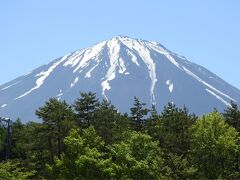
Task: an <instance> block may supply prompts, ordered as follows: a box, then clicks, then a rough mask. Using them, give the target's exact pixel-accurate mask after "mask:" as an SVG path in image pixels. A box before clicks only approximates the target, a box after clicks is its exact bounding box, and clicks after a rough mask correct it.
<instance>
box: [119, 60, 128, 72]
mask: <svg viewBox="0 0 240 180" xmlns="http://www.w3.org/2000/svg"><path fill="white" fill-rule="evenodd" d="M125 71H126V66H125V64H124V61H123V59H122V58H119V73H120V74H123V73H124V72H125Z"/></svg>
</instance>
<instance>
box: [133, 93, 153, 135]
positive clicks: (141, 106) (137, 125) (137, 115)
mask: <svg viewBox="0 0 240 180" xmlns="http://www.w3.org/2000/svg"><path fill="white" fill-rule="evenodd" d="M145 105H146V104H145V103H142V102H140V100H139V99H138V98H137V97H134V104H133V107H132V108H131V109H130V111H131V120H132V126H133V129H134V130H136V131H141V130H142V129H143V124H144V121H145V119H144V117H145V116H146V115H147V114H148V112H149V110H148V109H147V108H145Z"/></svg>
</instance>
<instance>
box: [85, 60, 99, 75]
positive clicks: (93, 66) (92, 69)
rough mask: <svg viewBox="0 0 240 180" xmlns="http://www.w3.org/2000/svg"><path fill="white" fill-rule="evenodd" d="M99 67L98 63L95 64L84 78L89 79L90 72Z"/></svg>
mask: <svg viewBox="0 0 240 180" xmlns="http://www.w3.org/2000/svg"><path fill="white" fill-rule="evenodd" d="M98 65H99V63H97V64H96V65H95V66H93V67H92V68H91V69H90V70H89V71H88V72H87V73H86V74H85V78H90V77H91V72H92V71H93V70H94V69H95V68H96V67H97V66H98Z"/></svg>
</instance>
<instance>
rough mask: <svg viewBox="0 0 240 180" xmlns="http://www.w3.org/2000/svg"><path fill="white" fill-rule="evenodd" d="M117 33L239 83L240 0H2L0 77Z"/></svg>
mask: <svg viewBox="0 0 240 180" xmlns="http://www.w3.org/2000/svg"><path fill="white" fill-rule="evenodd" d="M119 34H121V35H127V36H130V37H136V38H141V39H146V40H154V41H158V42H160V43H161V44H163V45H164V46H166V47H167V48H168V49H169V50H172V51H174V52H177V53H179V54H181V55H184V56H186V57H187V58H189V59H190V60H191V61H193V62H196V63H198V64H200V65H203V66H205V67H206V68H208V69H209V70H211V71H213V72H214V73H216V74H217V75H219V76H220V77H222V78H223V79H225V80H226V81H228V82H230V83H231V84H233V85H234V86H236V87H238V88H240V78H239V77H240V58H239V52H240V0H198V1H197V0H118V1H117V0H67V1H65V0H18V1H11V0H2V1H0V67H1V71H0V84H3V83H5V82H7V81H9V80H12V79H13V78H15V77H17V76H19V75H22V74H25V73H27V72H29V71H30V70H32V69H34V68H36V67H38V66H40V65H43V64H45V63H48V62H49V61H51V60H53V59H55V58H57V57H59V56H62V55H65V54H66V53H69V52H70V51H73V50H76V49H81V48H84V47H88V46H91V45H92V44H94V43H96V42H99V41H102V40H107V39H110V38H112V37H114V36H116V35H119Z"/></svg>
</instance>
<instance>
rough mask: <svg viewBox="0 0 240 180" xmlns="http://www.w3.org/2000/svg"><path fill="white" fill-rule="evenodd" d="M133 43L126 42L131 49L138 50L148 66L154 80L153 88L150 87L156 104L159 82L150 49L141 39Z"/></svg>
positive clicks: (152, 98) (152, 99) (152, 100)
mask: <svg viewBox="0 0 240 180" xmlns="http://www.w3.org/2000/svg"><path fill="white" fill-rule="evenodd" d="M131 43H132V45H131V44H130V43H129V42H128V43H126V44H127V46H128V47H129V48H130V49H132V50H134V51H136V52H138V54H139V56H140V57H141V59H142V60H143V62H144V63H145V64H146V66H147V68H148V72H149V76H150V79H151V81H152V83H151V89H150V95H151V102H152V104H156V100H155V95H154V89H155V84H156V82H157V75H156V67H155V63H154V61H153V59H152V58H151V55H150V51H149V49H148V48H147V46H146V44H145V42H143V41H139V40H133V42H131Z"/></svg>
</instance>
